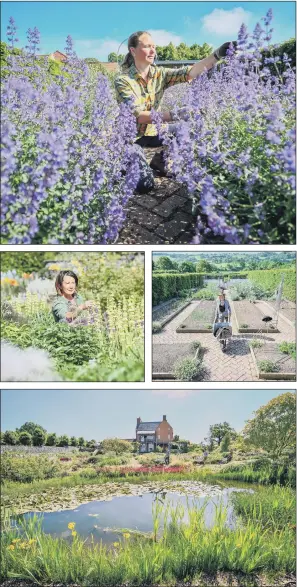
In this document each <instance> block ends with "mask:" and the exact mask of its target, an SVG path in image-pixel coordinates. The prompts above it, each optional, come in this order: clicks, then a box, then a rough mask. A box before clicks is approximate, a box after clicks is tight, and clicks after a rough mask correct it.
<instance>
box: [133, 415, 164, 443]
mask: <svg viewBox="0 0 297 587" xmlns="http://www.w3.org/2000/svg"><path fill="white" fill-rule="evenodd" d="M172 440H173V428H172V426H170V424H169V423H168V422H167V419H166V415H164V416H163V420H161V421H159V422H142V420H141V418H140V417H139V418H137V424H136V441H137V442H139V443H140V445H139V452H152V451H154V450H155V449H156V447H157V446H161V447H162V448H165V447H167V446H168V444H170V442H172Z"/></svg>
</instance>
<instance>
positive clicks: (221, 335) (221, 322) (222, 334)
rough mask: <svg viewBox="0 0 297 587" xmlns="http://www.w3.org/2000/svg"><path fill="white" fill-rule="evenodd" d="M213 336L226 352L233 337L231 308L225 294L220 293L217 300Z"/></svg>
mask: <svg viewBox="0 0 297 587" xmlns="http://www.w3.org/2000/svg"><path fill="white" fill-rule="evenodd" d="M213 335H214V336H215V337H216V338H217V339H218V340H219V342H220V344H221V346H222V350H223V351H224V350H225V349H226V347H227V340H228V339H229V338H231V336H232V326H231V306H230V304H229V302H228V300H226V296H225V294H224V293H220V294H219V297H218V300H217V306H216V313H215V321H214V324H213Z"/></svg>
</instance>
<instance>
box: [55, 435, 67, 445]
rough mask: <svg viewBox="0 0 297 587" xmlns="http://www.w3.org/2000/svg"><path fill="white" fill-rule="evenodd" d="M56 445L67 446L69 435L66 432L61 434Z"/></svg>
mask: <svg viewBox="0 0 297 587" xmlns="http://www.w3.org/2000/svg"><path fill="white" fill-rule="evenodd" d="M57 446H69V437H68V436H67V434H62V436H60V437H59V438H58V441H57Z"/></svg>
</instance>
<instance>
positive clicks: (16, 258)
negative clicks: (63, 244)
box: [0, 251, 53, 275]
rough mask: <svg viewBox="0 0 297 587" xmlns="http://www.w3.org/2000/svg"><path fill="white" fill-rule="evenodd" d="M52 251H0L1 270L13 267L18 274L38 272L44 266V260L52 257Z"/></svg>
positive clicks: (10, 269)
mask: <svg viewBox="0 0 297 587" xmlns="http://www.w3.org/2000/svg"><path fill="white" fill-rule="evenodd" d="M52 255H53V253H42V252H36V251H30V253H23V251H18V252H14V251H9V252H2V253H0V259H1V271H2V272H4V273H5V272H6V271H12V270H13V269H14V270H15V271H16V272H17V273H18V274H20V275H22V274H23V273H33V272H35V273H38V272H39V271H40V270H42V269H43V268H44V265H45V262H46V260H47V259H48V258H50V257H52Z"/></svg>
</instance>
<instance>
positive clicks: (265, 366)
mask: <svg viewBox="0 0 297 587" xmlns="http://www.w3.org/2000/svg"><path fill="white" fill-rule="evenodd" d="M258 367H259V371H262V372H263V373H277V372H278V371H279V366H278V364H277V363H274V362H273V361H268V360H263V361H259V363H258Z"/></svg>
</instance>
